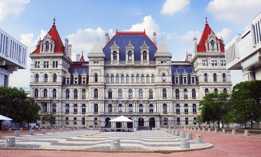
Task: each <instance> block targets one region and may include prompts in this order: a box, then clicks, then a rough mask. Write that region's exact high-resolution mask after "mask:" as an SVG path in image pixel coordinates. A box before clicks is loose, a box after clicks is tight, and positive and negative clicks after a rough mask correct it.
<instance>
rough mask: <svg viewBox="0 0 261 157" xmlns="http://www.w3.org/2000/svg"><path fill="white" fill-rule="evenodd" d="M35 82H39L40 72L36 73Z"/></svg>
mask: <svg viewBox="0 0 261 157" xmlns="http://www.w3.org/2000/svg"><path fill="white" fill-rule="evenodd" d="M35 82H39V75H38V74H36V75H35Z"/></svg>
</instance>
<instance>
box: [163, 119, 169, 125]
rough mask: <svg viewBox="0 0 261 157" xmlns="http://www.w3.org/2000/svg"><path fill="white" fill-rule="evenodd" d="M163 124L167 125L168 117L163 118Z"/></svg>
mask: <svg viewBox="0 0 261 157" xmlns="http://www.w3.org/2000/svg"><path fill="white" fill-rule="evenodd" d="M163 125H165V126H167V125H168V118H167V117H165V118H164V119H163Z"/></svg>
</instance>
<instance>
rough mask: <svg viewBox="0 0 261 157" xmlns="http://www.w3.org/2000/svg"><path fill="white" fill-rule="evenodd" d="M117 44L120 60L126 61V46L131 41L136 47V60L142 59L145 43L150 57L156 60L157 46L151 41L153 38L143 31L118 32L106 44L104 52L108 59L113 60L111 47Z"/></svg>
mask: <svg viewBox="0 0 261 157" xmlns="http://www.w3.org/2000/svg"><path fill="white" fill-rule="evenodd" d="M114 43H116V44H117V46H118V47H119V59H120V61H126V46H127V45H128V44H129V43H130V44H131V45H132V46H133V47H134V60H135V61H140V60H141V47H142V46H143V45H144V43H145V44H146V45H147V46H148V49H149V59H150V60H154V55H155V53H156V51H157V46H156V45H155V44H154V43H153V42H152V41H151V39H150V38H149V37H148V36H147V35H146V33H145V31H143V32H129V31H128V32H116V34H115V35H114V36H113V38H112V39H111V40H110V41H109V42H108V43H107V44H106V45H105V47H104V48H103V52H104V54H105V57H106V60H107V61H110V60H111V47H112V46H113V45H114Z"/></svg>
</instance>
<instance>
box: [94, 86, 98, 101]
mask: <svg viewBox="0 0 261 157" xmlns="http://www.w3.org/2000/svg"><path fill="white" fill-rule="evenodd" d="M97 98H98V89H97V88H96V89H94V99H97Z"/></svg>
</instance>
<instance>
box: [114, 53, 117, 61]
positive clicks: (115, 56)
mask: <svg viewBox="0 0 261 157" xmlns="http://www.w3.org/2000/svg"><path fill="white" fill-rule="evenodd" d="M113 61H114V62H115V61H117V52H116V51H113Z"/></svg>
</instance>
